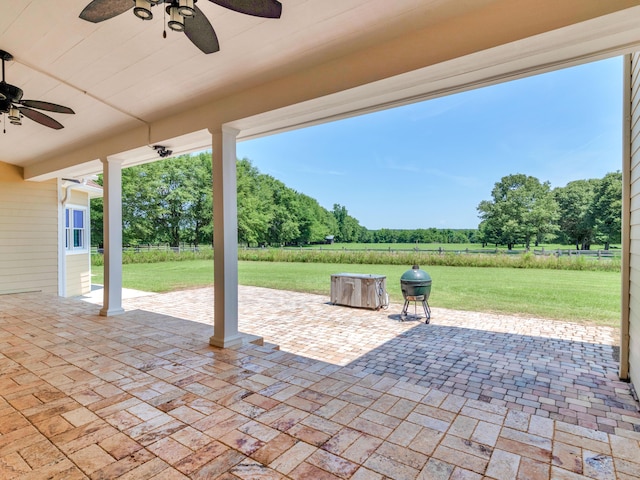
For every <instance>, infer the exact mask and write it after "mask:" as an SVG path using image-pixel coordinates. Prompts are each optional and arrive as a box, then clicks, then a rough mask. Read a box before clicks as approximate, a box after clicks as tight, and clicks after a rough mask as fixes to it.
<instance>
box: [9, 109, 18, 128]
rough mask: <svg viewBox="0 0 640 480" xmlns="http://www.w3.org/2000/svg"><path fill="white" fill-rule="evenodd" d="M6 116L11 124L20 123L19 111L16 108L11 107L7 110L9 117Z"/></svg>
mask: <svg viewBox="0 0 640 480" xmlns="http://www.w3.org/2000/svg"><path fill="white" fill-rule="evenodd" d="M7 116H8V117H9V121H11V123H13V122H20V111H19V110H18V109H17V108H16V107H11V108H10V109H9V115H7ZM18 124H19V123H18ZM14 125H15V124H14Z"/></svg>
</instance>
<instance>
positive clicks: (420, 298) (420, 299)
mask: <svg viewBox="0 0 640 480" xmlns="http://www.w3.org/2000/svg"><path fill="white" fill-rule="evenodd" d="M409 302H414V303H413V311H414V315H412V316H413V317H414V318H416V319H419V318H422V316H421V315H418V313H417V309H418V302H422V308H423V309H424V315H425V318H426V320H425V322H424V323H429V320H431V308H430V307H429V303H428V302H427V296H426V295H406V296H405V298H404V307H403V308H402V313H401V314H400V319H401V320H402V321H403V322H404V321H405V320H406V319H407V317H408V316H409V314H408V310H409Z"/></svg>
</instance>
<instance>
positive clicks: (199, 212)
mask: <svg viewBox="0 0 640 480" xmlns="http://www.w3.org/2000/svg"><path fill="white" fill-rule="evenodd" d="M98 183H100V184H102V178H101V177H100V178H98ZM621 188H622V180H621V174H620V173H619V172H617V173H611V174H607V175H606V176H605V177H604V178H603V179H600V180H578V181H575V182H570V183H569V184H567V186H566V187H562V188H556V189H554V190H551V188H550V186H549V183H548V182H545V183H541V182H540V181H539V180H538V179H536V178H534V177H528V176H526V175H521V174H517V175H509V176H507V177H503V178H502V179H501V181H500V182H498V183H496V185H495V187H494V189H493V191H492V200H487V201H483V202H481V203H480V205H479V206H478V212H479V216H480V218H481V222H480V225H479V228H478V229H477V230H476V229H437V228H421V229H387V228H382V229H379V230H368V229H367V228H366V227H364V226H362V225H360V222H359V221H358V220H357V219H356V218H354V217H353V216H351V215H350V214H349V212H348V210H347V208H346V207H345V206H343V205H340V204H337V203H336V204H334V205H333V208H332V209H331V210H328V209H326V208H324V207H322V206H321V205H320V204H319V203H318V201H317V200H315V199H313V198H311V197H309V196H307V195H305V194H303V193H300V192H297V191H296V190H294V189H292V188H289V187H287V186H286V185H285V184H284V183H282V182H281V181H279V180H277V179H275V178H273V177H272V176H270V175H265V174H262V173H260V171H259V170H258V169H257V168H256V167H255V166H254V165H253V164H252V163H251V161H250V160H248V159H246V158H244V159H241V160H238V161H237V195H238V197H237V198H238V242H239V243H240V244H241V245H247V246H263V245H274V246H275V245H277V246H280V245H307V244H320V243H325V242H326V241H327V239H328V238H331V239H333V240H334V241H336V242H340V243H354V242H361V243H483V244H485V245H486V244H497V245H507V246H508V247H509V248H512V247H513V246H514V245H516V244H525V245H527V246H528V245H529V244H530V243H532V242H534V243H536V244H537V243H538V242H547V241H552V240H556V241H557V242H560V243H575V244H576V245H577V246H580V247H582V248H584V249H588V248H589V245H590V244H591V243H593V242H595V241H598V243H605V245H607V247H608V244H609V243H612V242H619V241H620V240H619V239H620V209H621V197H622V195H621ZM91 202H92V203H91V236H92V245H99V246H100V245H102V241H103V240H102V239H103V231H102V229H103V226H102V199H101V198H98V199H93V200H92V201H91ZM212 211H213V187H212V164H211V153H199V154H197V155H182V156H180V157H176V158H171V159H165V160H160V161H157V162H153V163H148V164H144V165H138V166H134V167H129V168H125V169H123V170H122V223H123V225H122V228H123V230H122V235H123V243H124V244H125V245H143V244H158V243H168V244H169V245H171V246H178V245H180V244H183V243H189V244H195V245H200V244H209V245H210V244H211V243H212V242H213V221H212Z"/></svg>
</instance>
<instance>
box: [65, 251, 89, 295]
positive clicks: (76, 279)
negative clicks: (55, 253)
mask: <svg viewBox="0 0 640 480" xmlns="http://www.w3.org/2000/svg"><path fill="white" fill-rule="evenodd" d="M66 260H67V270H66V273H67V291H66V296H67V297H73V296H76V295H85V294H87V293H89V292H90V291H91V268H90V266H89V254H77V255H67V257H66Z"/></svg>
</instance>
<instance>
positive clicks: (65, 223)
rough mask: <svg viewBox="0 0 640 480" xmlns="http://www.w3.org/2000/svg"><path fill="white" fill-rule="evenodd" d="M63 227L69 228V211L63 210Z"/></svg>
mask: <svg viewBox="0 0 640 480" xmlns="http://www.w3.org/2000/svg"><path fill="white" fill-rule="evenodd" d="M64 226H65V227H67V228H69V209H68V208H65V209H64Z"/></svg>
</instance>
